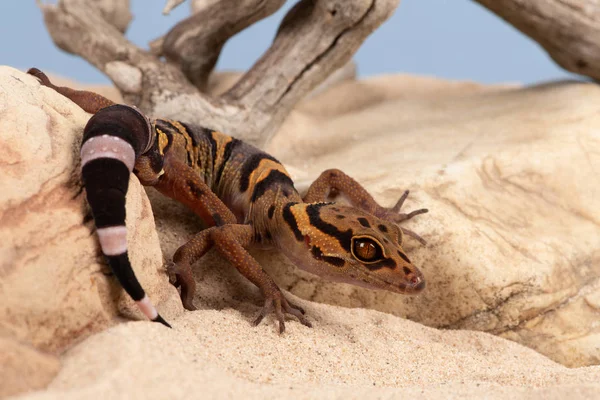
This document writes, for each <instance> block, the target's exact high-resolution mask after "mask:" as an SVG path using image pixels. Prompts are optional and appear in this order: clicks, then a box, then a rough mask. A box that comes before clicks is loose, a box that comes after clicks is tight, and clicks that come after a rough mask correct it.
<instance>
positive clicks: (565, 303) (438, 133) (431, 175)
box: [0, 67, 600, 399]
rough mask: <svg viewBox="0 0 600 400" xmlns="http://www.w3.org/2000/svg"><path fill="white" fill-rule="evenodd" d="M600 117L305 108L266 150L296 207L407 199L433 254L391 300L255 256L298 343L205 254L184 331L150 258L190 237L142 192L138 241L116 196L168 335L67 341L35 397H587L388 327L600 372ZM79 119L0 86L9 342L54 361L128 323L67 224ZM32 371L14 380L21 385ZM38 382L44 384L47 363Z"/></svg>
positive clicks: (404, 89)
mask: <svg viewBox="0 0 600 400" xmlns="http://www.w3.org/2000/svg"><path fill="white" fill-rule="evenodd" d="M216 86H218V85H216ZM219 90H222V88H221V89H219ZM599 98H600V89H598V88H597V87H596V86H595V85H591V84H583V83H564V84H552V85H541V86H538V87H532V88H517V87H508V86H502V87H491V86H481V85H476V84H472V83H456V82H445V81H440V80H435V79H428V78H416V77H405V76H400V75H398V76H388V77H379V78H374V79H369V80H366V81H359V82H348V83H345V84H342V85H340V86H337V87H334V88H332V89H330V90H327V91H325V92H323V93H320V94H317V95H315V96H313V97H312V98H310V99H307V100H305V101H304V102H303V103H301V104H300V105H299V107H298V108H297V110H296V111H294V112H293V113H292V114H291V115H290V117H289V118H288V120H287V122H286V124H285V125H284V126H283V128H282V129H281V131H280V132H279V133H278V134H277V135H276V136H275V138H274V140H273V141H272V143H271V144H270V145H269V148H268V149H267V150H268V151H270V152H271V153H272V154H273V155H275V156H276V157H278V158H280V159H281V161H283V162H284V163H285V164H286V165H287V166H289V170H290V171H291V172H292V173H293V175H295V177H296V178H297V182H298V186H299V188H300V189H302V188H306V187H307V186H308V184H309V183H310V182H311V181H312V180H313V179H315V178H316V177H317V176H318V175H319V173H320V172H321V171H322V170H323V169H326V168H331V167H337V168H340V169H343V170H344V171H346V172H347V173H348V174H350V175H351V176H353V177H355V178H356V179H357V180H359V181H360V182H362V183H363V184H364V185H365V186H366V187H367V188H368V189H369V190H370V191H371V192H372V193H373V194H374V195H375V197H376V199H377V200H378V201H380V203H381V204H386V205H387V204H393V203H394V202H395V200H396V199H397V198H398V197H399V196H400V194H401V193H402V191H403V190H404V189H407V188H408V189H411V191H412V194H411V197H410V198H409V200H410V201H409V202H408V203H407V208H419V207H422V206H423V207H428V208H429V209H430V214H426V215H424V216H420V217H418V218H417V219H415V220H414V221H411V222H410V223H409V224H408V225H407V226H408V227H409V228H410V229H413V230H415V231H417V232H419V233H420V234H421V235H423V236H424V237H425V238H426V239H427V240H428V242H429V245H428V246H426V247H422V246H419V245H418V244H417V243H413V244H412V245H411V246H409V247H410V249H409V254H410V257H411V259H412V260H413V262H414V263H415V264H417V265H420V266H421V268H422V269H423V271H424V273H425V275H426V278H427V280H428V286H427V290H426V291H425V292H424V293H423V294H421V295H419V296H417V297H407V296H401V295H395V294H391V293H385V292H373V291H369V290H365V289H361V288H356V287H353V286H349V285H343V284H333V283H329V282H325V281H323V280H321V279H319V278H317V277H314V276H311V275H309V274H307V273H304V272H302V271H299V270H296V268H295V267H293V266H291V264H290V263H289V262H288V261H287V260H285V258H283V257H282V256H281V255H279V254H276V253H273V252H268V251H254V252H253V253H254V254H255V255H256V257H257V258H258V259H259V261H261V262H262V263H263V265H264V266H265V269H267V270H268V271H269V272H270V273H271V274H272V275H273V276H274V278H275V280H276V282H278V284H279V285H280V286H281V287H282V288H285V289H288V290H290V291H291V292H292V293H294V294H295V295H297V296H299V297H300V298H302V299H306V300H310V301H303V300H300V301H299V303H301V305H302V306H304V307H305V308H306V309H307V311H308V314H309V318H310V319H311V320H312V321H313V322H314V325H315V328H314V329H312V330H308V329H306V328H304V327H302V326H301V325H299V324H297V323H294V322H289V323H288V331H289V333H288V334H286V335H285V336H284V337H283V338H280V337H279V336H278V335H277V334H276V333H275V332H276V328H275V326H274V323H273V319H271V318H269V319H268V320H267V321H266V322H267V323H263V325H261V326H260V327H258V328H252V327H250V326H249V323H248V321H250V320H251V319H252V318H253V317H254V316H255V314H256V313H257V312H258V310H259V304H261V301H260V298H259V295H258V293H257V290H256V289H255V288H254V287H252V286H251V285H250V284H249V283H248V282H246V281H245V280H244V279H243V278H242V277H240V276H239V274H238V273H237V272H236V271H235V270H234V268H233V267H231V266H229V265H227V264H226V263H224V262H223V261H222V260H220V259H219V257H218V256H217V255H215V254H214V253H212V252H211V253H209V254H208V256H207V257H206V259H204V260H203V262H201V263H199V264H198V265H196V266H195V272H196V277H197V280H198V292H197V297H196V300H195V302H196V305H197V306H198V308H199V311H197V312H193V313H190V312H185V313H183V314H182V312H181V308H180V305H179V303H178V301H177V296H176V293H175V291H174V290H173V289H172V287H170V286H169V284H168V282H167V279H166V275H165V274H164V268H163V265H162V264H163V263H162V258H161V254H160V251H159V249H160V248H162V250H163V253H164V255H165V256H166V257H170V256H171V255H172V254H173V252H174V251H175V250H176V248H177V247H178V246H179V245H181V244H182V243H184V242H185V241H186V240H187V239H189V238H190V237H191V235H193V234H194V233H195V232H197V231H199V230H200V229H201V227H202V224H201V222H200V221H199V220H198V219H197V218H196V217H195V216H193V215H191V213H189V212H188V211H187V210H185V209H184V208H183V207H182V206H180V205H178V204H176V203H174V202H172V201H170V200H167V199H164V198H162V197H161V196H159V195H157V194H156V193H155V192H154V191H153V190H152V189H150V190H148V195H149V197H150V199H151V202H152V209H153V210H152V213H153V214H154V216H155V222H154V221H153V219H152V213H151V212H150V211H151V210H150V203H149V202H148V200H147V198H146V196H145V195H144V192H143V190H141V188H140V186H139V184H138V183H137V181H136V180H135V179H132V180H131V185H132V186H131V190H130V193H129V196H128V225H129V226H130V237H129V239H130V243H131V245H130V248H131V252H132V259H133V263H134V266H135V268H136V271H137V272H138V276H139V278H140V280H141V281H142V284H143V285H144V287H145V288H146V289H147V291H148V292H149V294H150V296H151V297H152V299H153V300H154V301H155V302H157V303H159V308H161V313H163V314H164V315H165V317H167V318H168V319H169V321H170V322H172V323H173V324H174V326H175V329H174V330H172V331H171V330H165V329H162V328H161V327H159V326H156V325H155V324H150V323H146V322H139V323H133V322H131V323H127V324H119V326H118V327H115V328H111V329H108V330H107V331H106V332H103V333H101V334H97V335H94V336H92V337H90V338H88V339H85V340H84V341H83V342H82V343H80V344H78V345H76V346H75V347H74V348H72V349H71V350H70V351H68V352H67V353H65V355H63V356H62V357H61V361H62V363H63V368H62V369H61V371H60V373H59V375H58V377H57V378H56V379H54V381H53V382H52V384H51V385H50V387H49V390H48V391H46V392H39V393H36V394H33V395H32V396H31V398H54V397H64V396H66V398H88V397H89V398H91V397H94V396H97V393H98V391H99V390H101V391H102V392H103V393H110V394H112V395H113V396H112V397H117V396H119V397H127V396H130V397H148V396H151V395H152V394H153V393H156V391H157V390H159V389H158V387H157V386H156V385H160V387H161V390H163V392H164V393H165V396H166V397H169V398H182V397H186V396H188V395H189V393H194V391H195V392H204V393H213V394H215V395H217V394H219V395H222V396H224V397H227V396H228V395H230V396H233V395H236V394H239V393H247V394H248V395H249V396H250V397H253V398H254V397H256V398H259V397H261V398H264V397H281V395H282V394H283V395H286V394H289V395H291V396H293V397H295V398H302V397H311V396H324V395H326V394H328V395H329V396H330V397H336V396H337V397H340V396H346V397H360V394H361V393H363V394H365V393H368V394H369V395H379V396H381V397H392V396H393V397H411V396H412V397H414V396H417V395H421V396H422V395H425V396H429V397H446V395H449V396H457V397H459V396H471V397H477V396H478V395H479V396H480V395H483V394H489V395H490V396H491V397H507V398H508V397H510V398H511V399H513V398H514V397H515V396H516V397H519V396H522V397H528V396H535V397H540V398H543V397H544V396H555V397H556V398H558V397H559V395H560V394H566V393H569V395H570V397H578V396H579V397H582V398H583V397H585V396H586V395H589V394H591V393H593V392H594V391H597V390H598V389H599V388H600V387H599V386H598V384H597V382H598V380H599V377H600V370H599V369H598V368H600V367H588V368H579V369H575V370H569V369H567V368H564V367H563V366H560V365H558V364H555V363H553V362H552V361H550V360H548V359H546V358H545V357H543V356H541V355H539V354H537V353H535V352H533V351H531V350H528V349H525V348H522V347H521V346H519V345H518V344H515V343H511V342H509V341H506V340H503V339H500V338H495V337H493V336H490V335H487V334H485V333H476V332H466V331H456V332H455V331H438V330H436V329H431V328H427V327H424V326H422V325H419V324H415V323H413V322H410V321H406V320H404V319H402V318H399V317H407V318H408V319H411V320H413V321H417V322H420V323H423V324H426V325H430V326H433V327H443V328H458V329H474V330H482V331H487V332H490V333H494V334H497V335H500V336H503V337H506V338H509V339H511V340H514V341H518V342H520V343H522V344H525V345H527V346H529V347H532V348H534V349H536V350H537V351H539V352H541V353H543V354H545V355H547V356H548V357H550V358H552V359H554V360H556V361H558V362H560V363H562V364H565V365H568V366H581V365H592V364H598V363H599V361H600V360H599V358H600V325H599V324H598V321H599V320H600V312H599V308H600V263H599V257H600V250H598V249H600V246H599V245H600V228H599V222H600V220H599V217H598V215H597V213H594V210H597V209H598V208H599V207H598V206H599V205H600V204H598V203H599V202H600V193H599V191H600V186H599V185H598V175H597V174H596V171H600V113H599V112H598V111H599V109H600V106H598V105H597V104H600V102H598V100H599ZM87 118H88V116H87V115H86V114H85V113H83V112H82V111H81V110H79V109H78V108H77V107H76V106H74V105H73V104H72V103H70V102H69V101H68V100H66V99H64V98H63V97H61V96H59V95H57V94H55V93H54V92H52V91H50V90H48V89H45V88H41V87H39V85H38V84H37V82H36V81H35V79H33V78H31V77H29V76H27V75H24V74H23V73H20V72H18V71H16V70H13V69H11V68H7V67H0V143H2V145H3V146H2V148H3V149H4V151H3V152H0V170H1V172H2V173H3V179H2V180H1V181H0V243H1V245H0V336H2V337H6V338H8V339H7V340H8V342H6V343H18V346H29V344H31V345H33V346H35V347H36V348H38V349H41V350H45V351H48V350H50V351H59V350H62V349H65V348H68V347H70V346H71V345H72V344H73V343H74V342H79V341H81V340H83V339H84V338H85V337H87V336H89V335H90V334H91V333H93V332H96V331H98V330H102V329H105V328H107V327H109V326H110V325H113V324H115V323H116V322H121V321H122V318H119V315H121V314H127V315H129V316H132V315H133V314H134V313H135V311H134V309H132V307H131V306H132V304H131V302H130V301H129V299H127V297H126V296H123V295H122V294H123V293H122V290H121V289H119V287H118V285H117V284H116V283H115V282H114V280H113V279H112V278H110V277H106V276H105V274H103V271H104V270H105V267H104V266H103V264H102V260H101V257H99V252H98V251H99V249H98V245H97V242H96V239H95V236H94V235H93V223H91V222H87V223H84V222H83V220H84V218H85V215H86V213H87V209H86V206H85V202H84V196H83V195H82V194H81V193H80V182H79V175H78V168H79V167H78V165H77V153H78V140H79V137H80V135H81V130H82V128H83V126H84V124H85V122H86V121H87ZM154 223H156V229H155V227H154ZM157 231H158V236H157V234H156V232H157ZM159 238H160V240H159ZM159 241H160V244H159ZM319 303H328V304H330V305H325V304H319ZM331 305H337V306H342V307H341V308H340V307H334V306H331ZM346 307H349V308H346ZM359 307H360V309H351V308H359ZM363 308H367V309H371V310H365V309H363ZM377 310H378V311H383V312H384V313H380V312H378V311H377ZM391 314H393V315H391ZM150 343H151V345H149V344H150ZM248 343H252V345H251V346H248ZM15 346H17V345H16V344H15ZM15 348H17V347H15ZM31 359H32V361H31V364H27V363H25V364H23V365H25V367H26V366H27V365H38V364H36V361H35V357H33V356H32V358H31ZM265 360H266V361H265ZM48 365H49V366H48ZM16 368H24V367H23V366H22V365H17V364H15V367H14V368H13V369H11V371H14V370H16ZM44 370H45V371H49V372H48V373H47V375H46V376H49V377H51V376H52V375H53V373H55V372H56V371H57V369H52V366H51V363H50V364H47V367H46V368H45V369H44ZM131 374H135V375H134V376H131ZM9 376H10V375H9ZM13 376H14V375H13ZM140 376H143V377H144V378H143V379H141V380H138V384H134V385H131V384H130V382H131V381H132V380H135V379H134V377H135V378H139V377H140ZM3 378H4V376H0V380H2V381H4V380H3ZM49 379H50V378H46V380H43V382H47V381H48V380H49ZM373 384H375V386H382V387H381V388H375V389H374V388H373ZM39 385H40V384H37V383H35V384H31V385H30V386H28V387H30V388H37V387H39ZM529 386H533V387H534V389H528V387H529ZM307 387H308V389H306V388H307ZM188 391H191V392H188ZM13 393H15V392H13ZM546 398H547V397H546Z"/></svg>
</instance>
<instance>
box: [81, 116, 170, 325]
mask: <svg viewBox="0 0 600 400" xmlns="http://www.w3.org/2000/svg"><path fill="white" fill-rule="evenodd" d="M151 141H152V130H151V127H150V124H149V123H148V120H147V119H146V117H144V116H143V115H142V114H141V113H140V112H138V111H137V110H136V109H134V108H132V107H129V106H124V105H120V104H117V105H112V106H109V107H106V108H103V109H101V110H100V111H98V112H97V113H96V114H95V115H94V116H93V117H92V118H91V119H90V120H89V121H88V123H87V125H86V127H85V130H84V134H83V142H82V144H81V166H82V175H83V184H84V186H85V189H86V192H87V200H88V202H89V204H90V206H91V208H92V213H93V215H94V220H95V222H96V228H97V232H98V238H99V239H100V246H101V247H102V252H103V253H104V255H105V256H106V259H107V260H108V264H109V265H110V268H111V269H112V271H113V273H114V275H115V276H116V277H117V279H118V280H119V282H120V283H121V285H122V286H123V288H124V289H125V291H126V292H127V293H128V294H129V295H130V296H131V298H132V299H133V300H135V302H136V303H137V305H138V307H139V308H140V310H141V311H142V312H143V313H144V314H145V315H146V316H147V317H148V318H149V319H151V320H152V321H155V322H160V323H161V324H163V325H166V326H168V327H169V328H170V327H171V326H170V325H169V324H168V323H167V321H165V320H164V319H163V318H162V317H161V316H160V314H158V312H157V311H156V308H155V307H154V305H153V304H152V302H151V301H150V299H149V298H148V296H147V295H146V293H145V292H144V289H142V286H141V285H140V282H139V281H138V280H137V278H136V276H135V273H134V272H133V269H132V268H131V264H130V262H129V257H128V255H127V227H126V226H125V195H126V194H127V189H128V186H129V175H130V174H131V172H132V171H133V166H134V164H135V160H136V158H137V157H138V156H139V155H140V154H142V153H143V152H145V151H146V150H147V147H149V146H150V145H151V144H152V143H151Z"/></svg>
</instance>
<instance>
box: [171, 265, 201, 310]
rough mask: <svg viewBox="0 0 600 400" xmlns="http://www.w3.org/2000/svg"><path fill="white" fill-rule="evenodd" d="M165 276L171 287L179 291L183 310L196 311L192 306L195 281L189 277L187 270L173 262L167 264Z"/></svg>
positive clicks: (189, 272) (189, 271) (188, 270)
mask: <svg viewBox="0 0 600 400" xmlns="http://www.w3.org/2000/svg"><path fill="white" fill-rule="evenodd" d="M167 274H168V275H169V282H170V283H171V285H173V286H175V287H176V288H178V289H180V290H181V293H180V295H179V297H181V303H182V304H183V308H185V309H186V310H189V311H195V310H197V308H196V306H195V305H194V293H195V292H196V281H195V280H194V277H193V276H192V275H191V270H190V269H189V268H187V269H186V268H182V267H181V266H179V265H178V264H176V263H174V262H173V261H169V262H168V263H167Z"/></svg>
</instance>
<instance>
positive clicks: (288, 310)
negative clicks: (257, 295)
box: [253, 291, 312, 334]
mask: <svg viewBox="0 0 600 400" xmlns="http://www.w3.org/2000/svg"><path fill="white" fill-rule="evenodd" d="M272 312H275V317H276V318H277V321H279V333H280V334H282V333H283V332H285V314H290V315H293V316H294V317H296V318H298V320H299V321H300V323H301V324H302V325H304V326H307V327H309V328H312V324H311V323H310V322H309V321H308V320H307V319H306V317H305V316H304V314H305V311H304V309H302V307H298V306H296V305H294V304H292V303H290V302H289V301H288V300H287V299H286V298H285V297H284V296H283V294H282V293H281V292H280V291H277V292H275V294H273V295H271V296H268V297H267V299H266V300H265V305H264V306H263V308H262V310H261V311H260V314H258V317H257V318H256V319H255V320H254V322H253V325H254V326H257V325H258V324H260V323H261V322H262V320H263V319H264V318H265V317H266V316H267V315H268V314H270V313H272Z"/></svg>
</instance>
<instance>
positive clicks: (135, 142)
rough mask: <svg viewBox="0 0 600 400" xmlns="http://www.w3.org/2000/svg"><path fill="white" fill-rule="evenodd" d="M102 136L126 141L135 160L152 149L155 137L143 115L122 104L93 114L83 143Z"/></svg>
mask: <svg viewBox="0 0 600 400" xmlns="http://www.w3.org/2000/svg"><path fill="white" fill-rule="evenodd" d="M104 134H106V135H111V136H117V137H120V138H121V139H124V140H126V141H127V142H128V143H129V144H131V146H132V147H133V150H134V151H135V157H136V158H137V157H138V156H139V155H141V154H144V153H145V152H147V151H148V150H149V149H150V148H151V147H152V145H153V144H154V140H155V136H156V135H155V134H154V129H152V126H151V125H150V121H149V120H148V118H146V116H145V115H144V114H142V113H141V112H140V111H139V110H138V109H137V108H135V107H131V106H126V105H123V104H114V105H111V106H108V107H105V108H103V109H101V110H100V111H98V112H97V113H96V114H94V115H93V116H92V118H90V120H89V121H88V123H87V125H86V126H85V129H84V131H83V141H84V142H85V141H86V140H87V139H89V138H90V137H93V136H100V135H104Z"/></svg>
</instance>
